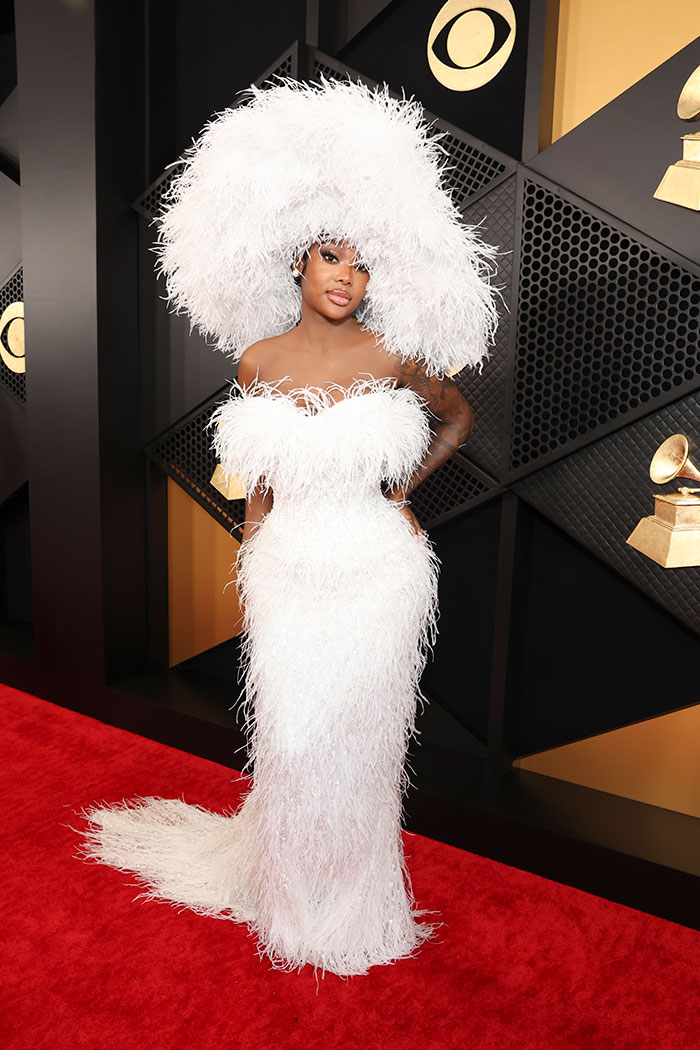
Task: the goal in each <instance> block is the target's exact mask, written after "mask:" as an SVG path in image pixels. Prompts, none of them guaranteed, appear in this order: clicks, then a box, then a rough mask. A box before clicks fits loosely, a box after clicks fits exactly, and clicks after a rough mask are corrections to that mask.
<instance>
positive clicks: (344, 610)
mask: <svg viewBox="0 0 700 1050" xmlns="http://www.w3.org/2000/svg"><path fill="white" fill-rule="evenodd" d="M280 382H281V381H280ZM238 390H239V393H238V396H235V397H232V398H231V399H229V400H228V401H226V402H225V403H224V404H223V405H221V406H220V407H219V409H218V410H217V413H216V415H215V417H214V420H213V423H214V426H215V428H216V424H221V425H220V426H219V427H218V429H215V430H214V433H215V435H216V436H215V446H216V450H217V452H218V454H219V457H220V459H221V460H222V462H223V463H224V465H225V467H226V469H227V470H228V471H229V472H230V473H235V474H236V475H238V476H239V477H243V478H244V479H245V482H246V485H247V486H248V488H249V491H250V490H251V489H252V487H254V486H255V485H258V484H259V485H262V486H266V485H269V486H271V487H272V489H273V491H274V505H273V508H272V510H271V511H270V512H269V514H268V515H267V516H266V518H265V519H264V521H263V524H262V526H261V527H260V528H258V530H257V531H256V532H254V533H253V534H252V536H251V537H250V538H249V539H248V540H247V541H246V543H245V544H244V545H243V546H242V547H241V550H240V552H239V572H238V578H237V586H238V587H239V590H240V595H241V598H242V601H243V605H244V611H245V619H244V626H245V633H244V639H243V656H244V659H243V668H244V673H245V704H246V713H247V721H248V727H249V731H250V739H251V756H250V770H251V771H252V774H253V787H252V789H251V790H250V792H249V793H248V794H247V795H246V797H245V799H244V801H243V803H242V806H241V808H240V809H239V810H238V812H237V813H236V814H234V815H233V816H222V815H219V814H213V813H208V812H207V811H205V810H203V809H201V808H199V807H196V806H188V805H186V804H185V802H183V801H181V800H178V799H159V798H145V799H143V798H142V799H137V800H135V801H133V802H127V803H124V802H121V803H118V804H117V805H115V806H96V807H93V808H92V809H90V810H89V811H88V812H87V814H86V816H87V817H88V820H89V826H88V831H87V836H86V842H85V847H84V849H85V855H86V856H88V857H90V858H92V859H94V860H97V861H100V862H102V863H106V864H110V865H112V866H114V867H117V868H120V869H122V870H125V871H130V872H134V873H136V875H137V876H138V878H139V879H140V880H141V881H142V882H143V883H144V884H145V885H146V887H147V896H150V897H154V898H159V899H164V900H167V901H170V902H172V903H174V904H177V905H181V906H185V907H188V908H192V909H194V910H196V911H198V912H201V913H203V914H206V915H215V916H218V917H221V918H229V919H234V920H236V921H243V922H247V923H249V925H250V927H251V929H252V930H253V931H254V932H255V933H256V934H257V936H258V943H259V946H260V951H261V952H264V953H265V954H266V955H267V956H268V957H269V958H270V959H271V960H272V963H273V965H274V966H277V967H281V968H286V969H292V968H297V967H300V966H303V965H304V964H305V963H311V964H312V965H313V966H314V967H318V968H319V969H322V970H329V971H332V972H335V973H338V974H343V975H349V974H360V973H365V972H366V971H367V969H368V968H369V967H370V966H373V965H377V964H380V963H388V962H391V961H392V960H395V959H398V958H401V957H403V956H406V955H409V954H411V953H412V952H414V951H415V950H416V949H417V948H418V947H419V945H420V944H421V943H422V942H423V941H424V940H425V939H426V938H427V937H429V936H430V935H431V933H432V931H433V929H434V926H433V925H431V924H430V923H427V922H424V921H418V920H419V917H420V916H421V915H423V914H424V913H423V912H420V911H417V910H416V906H415V902H414V899H413V895H412V891H411V885H410V881H409V879H408V875H407V871H406V866H405V858H404V854H403V848H402V840H401V816H402V813H401V807H402V795H403V791H404V789H405V787H406V784H407V776H406V772H405V768H404V761H405V756H406V748H407V745H408V741H409V739H410V738H411V735H412V733H413V731H414V722H415V713H416V701H417V699H421V694H420V689H419V679H420V675H421V672H422V669H423V666H424V663H425V660H426V657H427V654H428V651H429V649H430V647H431V645H432V644H433V642H434V640H435V636H436V630H437V627H436V619H437V611H438V607H437V580H438V566H439V562H438V558H437V556H436V554H435V552H434V550H433V548H432V546H431V544H430V541H429V540H428V538H427V537H426V535H425V534H424V533H422V534H421V535H420V536H418V537H416V535H415V534H414V532H413V529H412V527H411V526H410V524H409V523H408V521H407V520H406V519H405V518H404V517H403V515H402V514H401V513H400V510H399V508H398V507H397V506H396V504H393V503H391V502H390V501H389V500H387V499H386V497H385V496H384V495H383V493H382V489H381V482H382V479H388V480H390V481H391V482H405V481H407V480H408V479H409V478H410V476H411V475H412V473H413V471H414V470H415V468H416V466H417V465H418V463H419V462H420V461H421V459H422V458H423V456H424V455H425V452H426V449H427V447H428V443H429V438H430V433H429V426H428V419H427V410H426V406H425V402H424V401H423V399H422V398H421V397H420V395H418V394H417V393H415V392H414V391H412V390H408V389H399V388H396V387H394V386H392V385H391V381H387V380H377V379H369V380H358V381H356V382H355V383H353V385H352V386H351V387H350V388H348V389H346V390H345V391H344V393H345V397H344V398H343V399H342V400H338V401H334V399H333V394H332V388H329V389H328V390H316V391H314V390H309V389H303V390H302V389H298V390H293V391H288V392H287V393H282V392H281V391H280V390H279V383H278V384H271V383H262V382H261V383H258V384H256V385H255V386H254V387H251V388H248V390H247V391H245V392H244V391H242V390H241V389H240V388H238ZM301 398H303V403H300V402H301Z"/></svg>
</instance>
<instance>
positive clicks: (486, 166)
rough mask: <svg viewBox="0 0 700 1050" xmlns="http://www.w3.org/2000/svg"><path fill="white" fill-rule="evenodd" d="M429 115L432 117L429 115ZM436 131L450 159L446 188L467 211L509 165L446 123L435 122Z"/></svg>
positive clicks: (446, 174) (457, 203) (445, 179)
mask: <svg viewBox="0 0 700 1050" xmlns="http://www.w3.org/2000/svg"><path fill="white" fill-rule="evenodd" d="M426 116H427V117H429V116H430V114H428V113H426ZM433 128H434V130H435V133H438V132H439V133H441V134H442V138H441V139H440V145H441V146H442V148H443V149H444V150H446V151H447V155H448V158H449V159H448V161H447V168H448V170H447V171H446V173H445V177H444V181H445V185H446V187H447V189H448V190H450V192H451V194H452V200H453V201H454V202H455V204H456V205H457V207H458V208H462V209H463V208H464V207H465V206H466V205H467V204H468V202H469V199H470V198H471V197H473V196H474V194H475V193H478V191H479V190H481V189H483V188H484V186H488V185H489V184H490V183H492V182H493V181H494V180H495V179H497V178H498V177H499V176H500V175H503V173H504V172H505V171H506V165H505V164H504V163H503V162H502V161H501V160H499V159H497V158H496V157H494V156H493V155H491V154H490V153H488V152H486V150H487V147H485V146H484V145H482V143H476V142H475V140H474V139H472V138H471V137H470V136H469V135H466V134H464V132H461V131H459V130H458V129H457V128H453V127H452V126H451V125H449V124H445V122H444V121H442V120H435V121H434V123H433ZM514 167H515V165H513V168H514Z"/></svg>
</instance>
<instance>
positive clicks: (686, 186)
mask: <svg viewBox="0 0 700 1050" xmlns="http://www.w3.org/2000/svg"><path fill="white" fill-rule="evenodd" d="M654 196H655V197H656V199H657V200H659V201H668V203H669V204H679V205H680V206H681V207H682V208H691V209H692V210H693V211H700V164H698V163H697V162H693V161H687V160H685V161H683V160H679V161H676V163H675V164H671V165H670V167H669V168H668V169H667V170H666V174H665V175H664V177H663V179H662V180H661V182H660V183H659V185H658V186H657V188H656V192H655V194H654Z"/></svg>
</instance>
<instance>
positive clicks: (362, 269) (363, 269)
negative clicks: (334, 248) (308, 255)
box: [321, 251, 368, 273]
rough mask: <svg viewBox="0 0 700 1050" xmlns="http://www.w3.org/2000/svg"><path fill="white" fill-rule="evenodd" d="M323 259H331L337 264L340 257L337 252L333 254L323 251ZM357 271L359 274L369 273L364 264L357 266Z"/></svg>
mask: <svg viewBox="0 0 700 1050" xmlns="http://www.w3.org/2000/svg"><path fill="white" fill-rule="evenodd" d="M321 258H322V259H328V258H330V259H332V260H333V262H337V261H338V256H337V255H336V254H335V252H331V251H322V252H321ZM355 269H356V270H357V272H358V273H367V272H368V270H367V267H366V266H365V265H364V264H363V263H358V264H357V266H356V267H355Z"/></svg>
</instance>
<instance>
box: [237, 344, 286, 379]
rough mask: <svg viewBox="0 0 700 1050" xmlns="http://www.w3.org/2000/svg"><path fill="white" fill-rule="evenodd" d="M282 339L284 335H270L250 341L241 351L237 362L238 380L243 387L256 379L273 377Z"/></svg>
mask: <svg viewBox="0 0 700 1050" xmlns="http://www.w3.org/2000/svg"><path fill="white" fill-rule="evenodd" d="M285 334H286V333H285ZM284 341H285V337H284V335H277V336H271V337H270V338H269V339H259V340H258V342H257V343H251V345H250V346H249V347H247V349H246V350H244V351H243V353H242V354H241V357H240V360H239V362H238V382H239V384H240V385H241V386H242V387H243V388H244V389H245V388H246V387H248V386H250V385H251V384H252V383H254V382H255V381H256V380H263V381H269V380H270V379H274V378H275V376H274V374H273V372H274V369H275V362H276V361H277V359H278V358H279V353H280V350H281V348H282V346H283V345H284Z"/></svg>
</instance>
